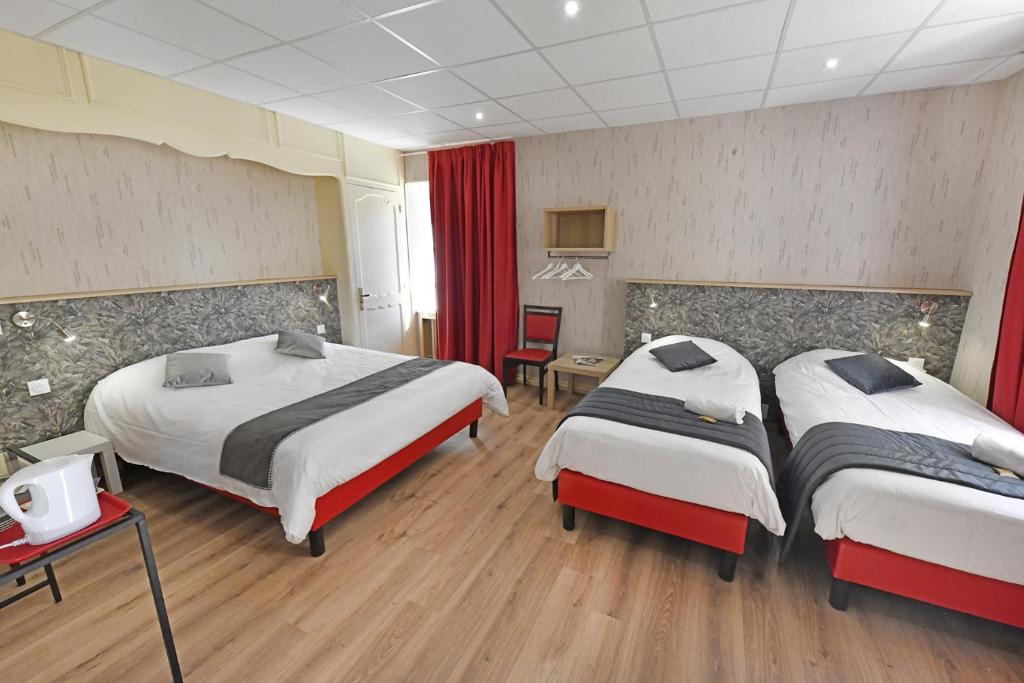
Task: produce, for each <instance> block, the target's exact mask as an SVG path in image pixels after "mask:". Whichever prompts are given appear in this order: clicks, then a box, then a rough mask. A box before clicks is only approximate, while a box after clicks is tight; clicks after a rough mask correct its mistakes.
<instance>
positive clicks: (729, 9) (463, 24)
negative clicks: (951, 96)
mask: <svg viewBox="0 0 1024 683" xmlns="http://www.w3.org/2000/svg"><path fill="white" fill-rule="evenodd" d="M578 1H579V5H580V9H579V13H578V14H577V15H576V16H574V17H569V16H567V15H566V14H565V12H564V11H563V6H564V4H565V0H426V1H422V0H420V1H418V0H288V1H287V2H285V1H282V0H0V28H5V29H8V30H10V31H14V32H16V33H22V34H25V35H29V36H34V37H37V38H39V39H42V40H46V41H49V42H52V43H56V44H58V45H63V46H65V47H68V48H71V49H74V50H78V51H81V52H85V53H86V54H90V55H93V56H96V57H100V58H103V59H108V60H111V61H114V62H118V63H120V64H125V65H128V66H132V67H136V68H139V69H143V70H145V71H150V72H152V73H155V74H158V75H160V76H165V77H167V78H172V79H174V80H176V81H180V82H182V83H187V84H189V85H192V86H195V87H197V88H202V89H204V90H210V91H212V92H216V93H219V94H222V95H225V96H227V97H232V98H235V99H238V100H244V101H246V102H251V103H254V104H259V105H261V106H264V107H266V108H268V109H272V110H274V111H279V112H283V113H285V114H288V115H290V116H294V117H296V118H299V119H304V120H307V121H310V122H312V123H315V124H319V125H323V126H328V127H330V128H334V129H336V130H340V131H344V132H346V133H350V134H352V135H356V136H358V137H363V138H367V139H370V140H374V141H376V142H379V143H381V144H384V145H388V146H391V147H395V148H398V149H421V148H426V147H431V146H437V145H446V144H457V143H464V142H474V141H480V140H487V139H499V138H504V137H523V136H528V135H538V134H540V133H556V132H564V131H572V130H585V129H590V128H604V127H608V126H625V125H631V124H636V123H648V122H651V121H662V120H666V119H674V118H680V117H690V116H705V115H709V114H719V113H725V112H732V111H744V110H749V109H757V108H759V107H770V106H779V105H786V104H795V103H799V102H814V101H822V100H829V99H836V98H843V97H856V96H859V95H874V94H879V93H886V92H894V91H899V90H914V89H920V88H934V87H938V86H945V85H960V84H965V83H977V82H981V81H990V80H998V79H1002V78H1006V77H1008V76H1011V75H1013V74H1014V73H1016V72H1017V71H1020V70H1021V69H1024V54H1022V50H1024V0H578ZM832 58H834V59H838V60H839V65H838V67H837V68H835V69H831V70H830V69H827V68H826V67H825V62H826V61H827V60H829V59H832ZM481 114H482V116H483V117H482V118H479V116H480V115H481Z"/></svg>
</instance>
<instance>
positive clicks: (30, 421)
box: [0, 279, 341, 446]
mask: <svg viewBox="0 0 1024 683" xmlns="http://www.w3.org/2000/svg"><path fill="white" fill-rule="evenodd" d="M328 285H330V286H331V287H332V289H333V285H334V280H333V279H331V280H314V281H305V282H283V283H275V284H259V285H240V286H233V287H209V288H205V289H191V290H181V291H171V292H146V293H142V294H126V295H121V296H102V297H92V298H85V299H70V300H60V301H47V302H37V303H28V304H6V305H0V320H3V321H8V320H10V318H11V316H12V315H13V314H14V313H15V312H16V311H19V310H22V309H26V310H29V311H31V312H33V313H35V314H36V316H37V317H42V316H45V317H48V318H52V319H53V320H56V321H57V322H59V323H61V324H62V325H65V326H67V327H68V328H70V329H71V330H72V331H73V332H74V333H75V334H76V335H78V339H77V340H76V341H74V342H71V343H67V342H65V341H63V339H61V337H59V336H58V335H57V334H56V331H55V330H54V328H53V327H52V326H51V325H50V324H48V323H46V322H38V323H37V324H36V327H35V328H33V329H32V330H19V329H18V328H16V327H14V326H13V325H10V324H9V323H5V324H4V335H3V336H2V337H0V414H2V415H3V420H2V422H0V446H4V445H12V444H13V445H25V444H31V443H35V442H37V441H40V440H42V439H45V438H50V437H53V436H57V435H59V434H66V433H68V432H71V431H74V430H76V429H81V428H82V412H83V410H84V409H85V402H86V400H87V399H88V397H89V392H90V391H92V388H93V387H94V386H95V385H96V382H98V381H99V380H101V379H103V378H104V377H106V376H107V375H109V374H110V373H111V372H113V371H115V370H117V369H119V368H123V367H125V366H127V365H131V364H132V363H137V362H139V361H141V360H145V359H147V358H152V357H154V356H160V355H162V354H165V353H171V352H173V351H180V350H183V349H192V348H196V347H200V346H211V345H214V344H225V343H227V342H231V341H237V340H239V339H245V338H247V337H256V336H260V335H265V334H273V333H275V332H277V331H279V330H282V329H287V330H298V331H303V332H316V326H317V325H319V324H323V325H325V326H326V328H327V333H326V334H325V335H324V336H325V337H326V338H327V340H328V341H332V342H340V341H341V328H340V322H339V320H340V318H339V314H338V309H337V297H335V296H330V299H329V300H330V302H331V305H330V306H328V305H325V304H323V303H322V302H320V300H319V299H318V298H317V296H316V295H317V293H318V292H322V291H324V289H323V288H325V287H327V286H328ZM318 288H319V289H318ZM40 377H47V378H49V380H50V386H51V387H52V392H51V393H49V394H45V395H43V396H36V397H29V395H28V390H27V388H26V386H25V382H27V381H29V380H33V379H38V378H40Z"/></svg>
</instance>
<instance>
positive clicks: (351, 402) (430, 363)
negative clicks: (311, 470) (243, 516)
mask: <svg viewBox="0 0 1024 683" xmlns="http://www.w3.org/2000/svg"><path fill="white" fill-rule="evenodd" d="M450 363H451V361H440V360H434V359H432V358H413V359H411V360H407V361H405V362H402V363H399V364H398V365H394V366H392V367H390V368H387V369H385V370H381V371H380V372H375V373H373V374H372V375H367V376H366V377H362V378H360V379H357V380H356V381H354V382H350V383H348V384H345V385H343V386H340V387H337V388H335V389H331V390H330V391H325V392H324V393H322V394H318V395H316V396H311V397H310V398H307V399H303V400H302V401H299V402H297V403H293V404H291V405H288V406H285V407H283V408H278V409H277V410H272V411H270V412H269V413H266V414H265V415H260V416H259V417H256V418H253V419H252V420H249V421H248V422H243V423H242V424H240V425H238V426H237V427H235V428H234V429H233V430H231V433H230V434H228V436H227V438H226V439H224V446H223V447H222V448H221V453H220V473H221V474H223V475H224V476H226V477H231V478H232V479H237V480H238V481H241V482H244V483H246V484H249V485H251V486H255V487H257V488H261V489H269V488H270V486H271V475H272V473H273V467H274V456H275V454H276V453H277V449H278V447H279V446H280V445H281V442H282V441H284V440H285V439H287V438H288V437H289V436H291V435H292V434H294V433H296V432H298V431H301V430H303V429H305V428H306V427H309V426H312V425H314V424H316V423H317V422H320V421H321V420H325V419H327V418H329V417H331V416H332V415H337V414H338V413H340V412H342V411H345V410H348V409H349V408H354V407H355V406H358V405H361V404H363V403H366V402H367V401H369V400H371V399H374V398H376V397H378V396H380V395H381V394H385V393H387V392H389V391H391V390H393V389H397V388H398V387H400V386H402V385H403V384H408V383H409V382H411V381H413V380H414V379H418V378H420V377H423V376H424V375H427V374H429V373H431V372H433V371H434V370H437V369H438V368H442V367H444V366H446V365H449V364H450ZM341 447H342V444H340V443H339V448H341Z"/></svg>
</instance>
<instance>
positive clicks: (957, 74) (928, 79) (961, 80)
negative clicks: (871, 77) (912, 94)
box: [864, 59, 1001, 95]
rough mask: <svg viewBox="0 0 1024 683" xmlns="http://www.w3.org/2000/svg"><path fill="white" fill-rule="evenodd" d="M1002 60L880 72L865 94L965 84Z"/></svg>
mask: <svg viewBox="0 0 1024 683" xmlns="http://www.w3.org/2000/svg"><path fill="white" fill-rule="evenodd" d="M1000 61H1001V60H1000V59H981V60H975V61H971V62H960V63H958V64H944V65H942V66H926V67H923V68H919V69H907V70H904V71H889V72H886V73H884V74H880V75H879V76H878V78H877V79H875V82H874V83H872V84H871V87H870V88H868V89H867V90H866V91H865V93H864V94H865V95H878V94H880V93H886V92H896V91H898V90H922V89H924V88H939V87H942V86H946V85H963V84H965V83H970V82H971V81H973V80H974V79H976V78H978V77H979V76H981V75H982V74H984V73H985V72H986V71H988V70H989V69H991V68H992V67H993V66H995V65H996V64H998V63H999V62H1000Z"/></svg>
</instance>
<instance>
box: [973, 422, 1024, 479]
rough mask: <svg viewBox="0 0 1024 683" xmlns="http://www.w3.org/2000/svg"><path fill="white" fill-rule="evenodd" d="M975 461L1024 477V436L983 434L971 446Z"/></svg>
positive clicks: (997, 433) (1006, 433)
mask: <svg viewBox="0 0 1024 683" xmlns="http://www.w3.org/2000/svg"><path fill="white" fill-rule="evenodd" d="M971 455H972V456H974V459H975V460H980V461H981V462H984V463H988V464H989V465H993V466H995V467H1003V468H1005V469H1008V470H1010V471H1011V472H1015V473H1017V474H1021V475H1024V434H1011V433H1009V432H982V433H981V434H978V436H977V437H975V439H974V443H973V444H971Z"/></svg>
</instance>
